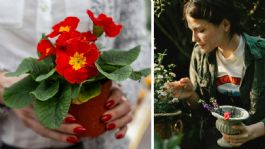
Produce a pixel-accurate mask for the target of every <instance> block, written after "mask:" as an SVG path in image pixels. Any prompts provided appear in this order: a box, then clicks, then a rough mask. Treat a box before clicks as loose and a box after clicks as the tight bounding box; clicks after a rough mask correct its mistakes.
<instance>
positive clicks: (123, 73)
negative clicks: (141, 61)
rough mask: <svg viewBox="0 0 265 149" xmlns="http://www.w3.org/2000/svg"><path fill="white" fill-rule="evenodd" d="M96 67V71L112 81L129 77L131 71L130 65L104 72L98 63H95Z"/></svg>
mask: <svg viewBox="0 0 265 149" xmlns="http://www.w3.org/2000/svg"><path fill="white" fill-rule="evenodd" d="M96 67H97V69H98V71H99V72H100V73H101V74H103V75H104V76H106V77H107V78H108V79H110V80H113V81H123V80H125V79H127V78H129V77H130V75H131V73H132V68H131V66H124V67H121V68H119V69H117V70H115V71H113V72H110V73H108V72H105V71H104V70H103V69H102V68H101V66H100V65H98V64H97V63H96Z"/></svg>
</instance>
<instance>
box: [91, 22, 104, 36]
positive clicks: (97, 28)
mask: <svg viewBox="0 0 265 149" xmlns="http://www.w3.org/2000/svg"><path fill="white" fill-rule="evenodd" d="M103 33H104V30H103V27H101V26H97V25H93V34H94V35H96V36H97V37H100V36H101V35H102V34H103Z"/></svg>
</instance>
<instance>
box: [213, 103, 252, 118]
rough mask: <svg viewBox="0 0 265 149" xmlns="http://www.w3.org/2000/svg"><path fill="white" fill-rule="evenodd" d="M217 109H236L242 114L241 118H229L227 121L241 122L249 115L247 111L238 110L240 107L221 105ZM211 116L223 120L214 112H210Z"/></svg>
mask: <svg viewBox="0 0 265 149" xmlns="http://www.w3.org/2000/svg"><path fill="white" fill-rule="evenodd" d="M219 108H235V109H238V110H240V111H241V112H242V113H243V114H242V116H241V117H234V118H229V119H228V121H242V120H245V119H247V118H248V117H249V113H248V111H247V110H245V109H243V108H240V107H236V106H230V105H222V106H220V107H219ZM211 113H212V115H213V116H214V117H216V118H218V119H223V120H224V116H222V115H220V114H218V113H216V112H211Z"/></svg>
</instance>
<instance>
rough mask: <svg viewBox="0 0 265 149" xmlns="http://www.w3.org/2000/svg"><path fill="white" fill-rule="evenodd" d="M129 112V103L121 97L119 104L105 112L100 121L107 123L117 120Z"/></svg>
mask: <svg viewBox="0 0 265 149" xmlns="http://www.w3.org/2000/svg"><path fill="white" fill-rule="evenodd" d="M130 111H131V106H130V103H129V102H128V101H127V100H126V99H125V98H124V97H122V100H121V103H120V104H119V105H117V106H116V107H114V108H112V109H110V110H108V111H107V112H105V113H104V114H103V115H102V117H101V120H102V121H103V122H105V123H107V122H110V121H113V120H116V119H119V118H120V117H122V116H124V115H126V114H128V113H129V112H130Z"/></svg>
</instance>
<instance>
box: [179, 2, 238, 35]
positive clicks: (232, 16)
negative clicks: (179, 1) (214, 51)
mask: <svg viewBox="0 0 265 149" xmlns="http://www.w3.org/2000/svg"><path fill="white" fill-rule="evenodd" d="M233 1H234V0H188V2H186V3H185V5H184V9H183V18H184V19H185V18H186V15H189V16H190V17H192V18H194V19H203V20H206V21H208V22H210V23H212V24H214V25H220V23H221V22H222V21H223V19H227V20H228V21H229V22H230V33H229V35H230V36H231V37H232V35H233V34H235V33H237V34H242V28H241V25H240V15H239V11H238V10H237V8H236V7H235V6H234V3H233Z"/></svg>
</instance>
